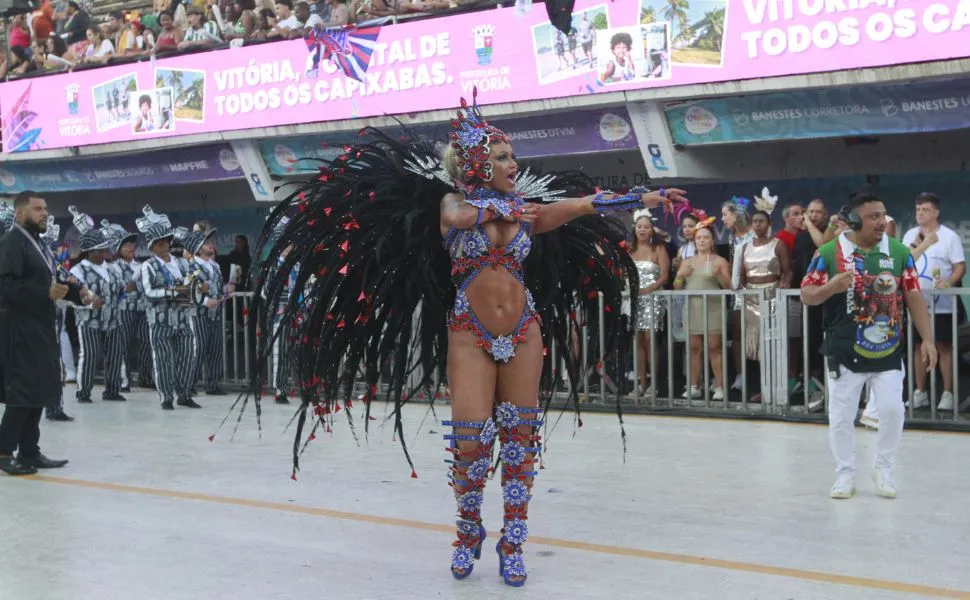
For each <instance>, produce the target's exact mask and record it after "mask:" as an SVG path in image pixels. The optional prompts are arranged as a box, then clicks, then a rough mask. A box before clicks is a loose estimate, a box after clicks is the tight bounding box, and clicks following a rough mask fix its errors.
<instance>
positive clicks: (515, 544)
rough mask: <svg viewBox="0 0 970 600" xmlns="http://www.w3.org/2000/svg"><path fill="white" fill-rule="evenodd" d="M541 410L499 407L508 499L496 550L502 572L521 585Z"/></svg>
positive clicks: (512, 583) (509, 581)
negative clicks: (523, 548) (523, 546)
mask: <svg viewBox="0 0 970 600" xmlns="http://www.w3.org/2000/svg"><path fill="white" fill-rule="evenodd" d="M540 412H541V410H540V409H539V408H527V407H519V406H515V405H513V404H511V403H509V402H504V403H502V404H500V405H499V406H498V407H497V408H496V409H495V421H496V423H498V427H499V433H498V437H499V441H500V442H501V443H502V449H501V451H500V452H499V458H500V459H501V462H502V500H503V501H504V503H505V516H504V525H503V527H502V539H500V540H499V542H498V546H496V548H495V550H496V552H497V553H498V559H499V575H501V576H502V578H503V579H504V580H505V583H506V584H507V585H510V586H512V587H521V586H522V585H524V584H525V580H526V577H527V575H526V571H525V562H524V561H523V560H522V545H523V544H525V541H526V538H528V536H529V527H528V524H527V520H528V518H529V500H530V499H531V498H532V481H533V478H534V477H535V476H536V474H537V473H536V471H535V464H536V460H537V459H538V457H539V453H540V452H541V445H540V442H541V439H540V436H539V427H541V426H542V421H541V420H540V414H539V413H540Z"/></svg>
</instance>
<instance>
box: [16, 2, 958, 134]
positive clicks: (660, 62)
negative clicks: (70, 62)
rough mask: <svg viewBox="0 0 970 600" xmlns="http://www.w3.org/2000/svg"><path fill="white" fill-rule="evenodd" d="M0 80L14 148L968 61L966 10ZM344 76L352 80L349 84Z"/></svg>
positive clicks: (470, 42) (536, 18) (213, 59)
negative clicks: (463, 100)
mask: <svg viewBox="0 0 970 600" xmlns="http://www.w3.org/2000/svg"><path fill="white" fill-rule="evenodd" d="M320 33H321V38H322V42H321V43H317V44H311V43H307V42H305V41H303V40H295V41H289V42H278V43H274V44H265V45H259V46H251V47H244V48H238V49H227V50H221V51H217V52H210V53H206V54H194V55H189V56H182V57H175V58H169V59H164V60H158V61H144V62H140V63H135V64H130V65H120V66H113V67H105V68H101V69H94V70H88V71H81V72H78V73H67V74H63V75H52V76H47V77H39V78H33V79H28V80H23V81H14V82H8V83H3V84H0V118H2V125H3V149H4V150H5V151H7V152H23V151H30V150H38V149H45V148H63V147H71V146H85V145H89V144H105V143H111V142H119V141H134V140H138V139H147V138H157V137H167V136H181V135H190V134H197V133H207V132H217V131H227V130H238V129H251V128H255V127H268V126H275V125H293V124H302V123H312V122H319V121H332V120H338V119H349V118H356V117H369V116H377V115H385V114H408V113H412V114H413V113H418V112H422V111H428V110H434V109H443V108H452V107H455V106H456V105H457V104H458V99H459V97H460V96H465V97H467V98H469V100H470V98H471V91H472V88H473V87H477V88H478V90H479V102H480V103H481V104H486V105H487V104H496V103H505V102H516V101H523V100H534V99H546V98H560V97H566V96H575V95H579V94H591V93H604V92H615V91H623V90H632V89H643V88H652V87H664V86H678V85H685V84H695V83H714V82H720V81H733V80H739V79H752V78H760V77H773V76H779V75H789V74H799V73H812V72H822V71H832V70H843V69H854V68H863V67H877V66H886V65H892V64H900V63H915V62H923V61H930V60H945V59H950V58H961V57H966V56H970V45H968V44H966V43H965V42H966V39H967V35H968V33H970V0H939V1H937V2H932V1H929V2H917V1H915V0H687V2H685V3H680V4H677V5H676V6H673V5H672V3H671V2H669V1H668V0H612V1H610V2H602V1H599V2H597V1H596V0H578V1H577V2H576V10H575V11H574V15H573V31H572V32H570V34H569V35H562V34H560V33H559V32H557V31H556V30H555V29H553V27H552V26H551V25H550V24H549V22H548V20H547V18H546V14H545V10H544V7H542V6H537V7H536V9H534V10H532V11H531V12H529V13H526V14H524V15H517V14H516V12H515V9H513V8H508V9H500V10H493V11H486V12H478V13H471V14H465V15H457V16H452V17H443V18H439V19H431V20H427V21H420V22H413V23H406V24H400V25H389V26H385V27H383V28H372V29H367V30H359V31H356V32H351V34H350V35H349V36H343V35H340V36H337V38H336V39H335V38H334V37H327V36H324V35H322V34H323V32H320ZM345 73H346V74H349V76H348V75H345Z"/></svg>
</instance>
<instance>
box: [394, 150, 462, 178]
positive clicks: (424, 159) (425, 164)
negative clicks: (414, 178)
mask: <svg viewBox="0 0 970 600" xmlns="http://www.w3.org/2000/svg"><path fill="white" fill-rule="evenodd" d="M404 168H405V169H407V170H408V171H411V172H412V173H414V174H415V175H420V176H421V177H424V178H425V179H438V180H439V181H441V182H443V183H445V184H447V185H454V182H453V181H452V180H451V177H450V176H449V175H448V171H446V170H445V169H444V168H442V166H441V161H439V160H438V159H437V158H434V157H433V156H418V155H416V154H412V155H411V158H409V159H406V160H405V161H404Z"/></svg>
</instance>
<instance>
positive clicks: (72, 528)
mask: <svg viewBox="0 0 970 600" xmlns="http://www.w3.org/2000/svg"><path fill="white" fill-rule="evenodd" d="M100 395H101V394H100V390H96V391H95V393H94V398H96V400H95V403H94V404H92V405H78V404H77V403H75V402H74V401H73V399H71V400H69V401H68V402H67V410H68V412H69V413H70V414H71V415H73V416H75V417H76V418H77V420H76V421H75V422H74V423H51V422H49V421H47V420H44V421H43V423H42V438H41V446H42V448H43V451H44V452H45V453H46V454H47V455H48V456H50V457H52V458H69V459H70V460H71V463H70V464H69V465H68V466H67V467H66V468H64V469H60V470H54V471H46V472H42V475H38V476H33V477H27V478H13V477H7V476H3V474H2V473H0V548H2V550H3V560H0V600H61V599H63V600H87V599H92V600H116V599H117V600H152V599H159V600H181V599H193V600H194V599H199V600H214V599H232V600H250V599H252V600H264V599H265V600H279V599H299V600H302V599H328V600H329V599H332V600H348V599H360V600H384V599H388V600H391V599H395V600H397V599H412V598H413V599H420V600H426V599H452V598H455V599H457V598H463V599H472V600H489V599H496V598H503V599H504V598H517V599H520V598H530V599H542V600H545V599H573V598H576V599H600V598H603V599H607V598H608V599H617V598H621V599H627V598H629V599H637V600H639V599H662V600H667V599H670V600H681V599H693V598H697V599H704V600H735V599H737V600H789V599H794V600H823V599H841V598H845V599H847V600H902V599H906V598H970V569H967V566H966V560H967V556H970V540H968V538H967V534H968V532H970V527H968V516H967V515H968V514H970V511H968V510H967V508H966V502H967V498H970V477H968V476H967V460H968V458H967V457H968V456H970V436H968V435H959V434H944V433H924V432H908V431H907V432H906V433H904V435H903V447H902V450H901V453H900V458H899V465H898V467H897V469H896V480H897V485H898V487H899V498H898V499H896V500H886V499H883V498H879V497H878V496H876V495H875V493H874V491H873V485H872V482H871V481H870V479H869V466H870V465H871V461H872V457H873V446H874V442H875V433H873V432H870V431H866V430H862V429H858V430H857V432H856V433H857V436H856V441H857V449H858V458H859V467H860V472H859V475H858V478H857V482H856V485H857V487H858V490H859V493H858V495H857V496H856V497H855V498H854V499H852V500H848V501H834V500H830V499H829V497H828V492H829V488H830V487H831V485H832V482H833V480H834V467H833V462H832V459H831V457H830V454H829V451H828V439H827V436H826V430H825V429H824V428H823V427H820V426H815V425H794V424H782V423H764V422H744V421H733V420H732V421H718V420H703V419H683V418H681V419H679V418H661V417H642V416H630V417H628V418H627V422H626V430H627V434H628V451H627V455H626V463H625V464H624V462H623V454H622V446H621V442H620V437H619V427H618V425H617V421H616V417H615V415H607V414H586V415H585V416H584V426H583V428H582V429H581V430H579V431H578V432H576V433H575V435H574V429H573V420H572V418H571V416H570V415H567V416H565V417H564V418H563V419H562V420H561V421H560V422H559V423H558V426H557V427H556V428H555V430H554V431H553V432H552V435H551V437H549V438H548V447H547V454H546V460H545V467H546V468H545V469H543V470H542V471H541V472H540V476H539V478H538V479H537V481H536V486H535V489H534V491H533V493H534V499H533V502H532V505H531V511H530V519H529V528H530V533H531V535H532V539H531V540H530V542H529V544H528V545H527V547H526V564H527V566H528V569H529V580H528V583H527V584H526V586H525V587H524V588H521V589H512V588H508V587H506V586H505V585H503V584H502V583H501V580H500V579H499V578H498V577H497V566H496V565H497V562H496V555H495V550H494V546H495V541H496V540H497V538H498V535H497V534H496V533H495V532H496V531H497V530H498V529H499V528H500V527H501V514H502V506H501V492H500V486H499V482H498V481H497V480H493V481H491V482H489V486H488V489H487V491H486V505H485V512H484V514H485V522H486V526H487V527H488V530H489V536H488V540H487V541H486V543H485V546H484V549H483V553H482V559H481V560H480V561H478V563H477V566H476V568H475V572H474V573H473V574H472V575H471V577H469V578H468V579H466V580H464V581H455V580H454V579H452V577H451V575H450V573H449V569H448V565H449V558H450V554H451V542H452V541H453V540H454V518H453V515H454V513H455V506H454V501H453V499H452V496H451V493H450V489H449V488H448V487H447V483H446V478H445V476H446V473H445V468H446V465H445V464H444V463H443V460H444V459H445V458H446V453H445V452H444V446H445V442H444V441H443V440H442V439H441V437H440V435H441V433H442V431H443V428H442V427H441V426H440V425H437V424H436V423H435V421H434V420H433V418H431V417H430V416H428V415H427V407H426V406H420V405H415V406H413V407H410V408H409V409H408V410H407V412H406V417H407V423H406V425H407V429H406V431H407V436H408V437H407V439H408V442H409V446H410V449H411V452H412V455H413V457H414V460H415V464H416V466H417V473H418V476H419V477H418V478H417V479H412V478H411V477H410V468H409V467H408V466H407V463H406V462H405V460H404V458H403V454H402V453H401V451H400V448H399V444H397V443H396V442H394V441H393V440H392V432H391V428H390V425H389V424H388V425H387V426H383V427H382V424H381V421H372V422H371V425H372V428H373V430H372V431H371V433H370V436H369V440H367V441H366V442H365V441H363V440H362V441H361V444H360V445H359V446H358V444H357V443H356V442H355V441H354V438H353V436H352V434H351V431H350V430H349V428H348V427H347V425H346V421H345V419H344V416H343V411H341V413H339V417H338V422H337V426H336V427H335V428H334V431H333V434H332V435H327V434H321V435H318V437H317V439H316V440H315V441H314V442H312V443H311V444H310V448H309V450H308V451H307V452H306V454H305V455H304V458H303V470H302V471H301V473H300V475H299V480H298V481H296V482H294V481H292V480H291V479H290V451H291V448H292V433H291V432H289V431H287V432H284V428H285V427H286V424H287V422H288V420H289V418H290V417H291V416H292V413H293V410H294V408H295V405H294V406H290V407H285V406H278V405H274V404H268V405H266V406H264V412H263V432H262V437H261V438H260V437H259V435H258V432H257V428H256V422H255V413H254V412H253V411H252V410H250V411H248V412H247V414H246V416H245V417H244V418H243V422H242V424H241V425H240V428H239V432H238V433H237V435H236V437H235V440H234V441H230V435H231V429H232V426H233V425H234V422H235V419H234V418H233V419H232V420H230V422H229V423H228V424H227V425H226V427H224V428H223V429H222V430H221V431H220V432H219V433H218V434H217V435H216V438H215V441H214V442H213V443H210V442H209V439H208V438H209V435H210V434H211V433H213V432H214V431H215V430H216V428H217V427H218V425H219V422H220V421H221V419H222V418H223V417H224V416H225V415H226V412H227V409H228V406H229V404H230V402H231V399H230V398H207V397H206V396H205V395H200V396H199V397H198V398H197V400H198V402H199V403H200V404H202V405H203V407H204V408H203V409H202V410H189V409H182V408H178V407H177V408H176V410H175V411H174V412H163V411H161V410H160V408H159V405H158V399H157V396H156V395H154V394H149V393H142V392H136V393H132V394H129V395H128V398H129V402H127V403H125V404H118V403H103V402H100V401H99V400H97V398H100ZM65 397H66V398H73V388H71V387H68V388H67V389H66V390H65ZM360 408H361V407H360V406H359V405H358V406H355V407H354V409H353V412H354V414H355V416H356V415H359V414H360ZM383 410H384V405H375V412H377V413H380V411H383ZM447 411H448V408H447V407H446V406H444V407H439V408H438V416H439V417H441V416H444V415H446V414H447ZM557 414H558V413H557ZM379 416H380V415H379ZM425 417H427V420H425V421H424V422H423V424H422V420H423V419H425ZM549 418H550V421H555V418H556V414H553V415H550V416H549ZM356 422H357V423H358V425H360V424H361V421H360V419H359V418H358V419H356Z"/></svg>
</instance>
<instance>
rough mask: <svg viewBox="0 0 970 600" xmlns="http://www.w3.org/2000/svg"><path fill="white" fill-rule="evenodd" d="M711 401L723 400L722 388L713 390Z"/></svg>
mask: <svg viewBox="0 0 970 600" xmlns="http://www.w3.org/2000/svg"><path fill="white" fill-rule="evenodd" d="M711 400H724V388H721V387H716V388H714V395H713V396H711Z"/></svg>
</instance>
